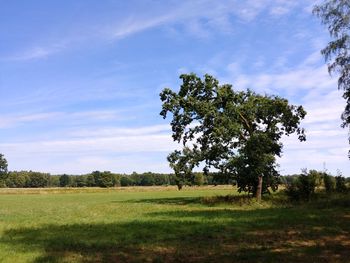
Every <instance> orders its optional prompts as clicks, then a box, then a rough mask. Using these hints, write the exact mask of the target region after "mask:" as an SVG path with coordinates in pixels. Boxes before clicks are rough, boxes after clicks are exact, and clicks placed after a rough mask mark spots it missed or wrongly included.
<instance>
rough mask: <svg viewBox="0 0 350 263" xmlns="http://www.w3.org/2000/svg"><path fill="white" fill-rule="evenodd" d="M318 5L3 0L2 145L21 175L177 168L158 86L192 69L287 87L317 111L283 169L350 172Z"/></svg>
mask: <svg viewBox="0 0 350 263" xmlns="http://www.w3.org/2000/svg"><path fill="white" fill-rule="evenodd" d="M314 3H315V1H311V0H303V1H295V0H246V1H239V0H232V1H230V0H227V1H205V0H192V1H185V0H183V1H179V0H177V1H172V0H169V1H160V0H153V1H151V0H142V1H140V0H139V1H121V0H104V1H94V0H75V1H68V0H65V1H64V0H62V1H41V0H31V1H15V0H13V1H5V0H0V6H1V8H0V17H1V23H0V96H1V104H0V152H1V153H3V154H5V157H6V158H7V160H8V162H9V169H11V170H30V169H31V170H36V171H46V172H51V173H54V174H55V173H76V174H80V173H87V172H91V171H93V170H110V171H113V172H125V173H130V172H132V171H137V172H144V171H157V172H169V171H170V168H169V167H168V163H167V161H166V156H167V155H168V153H169V152H170V151H172V150H173V149H174V148H176V147H178V146H177V145H176V144H175V143H173V142H172V140H171V133H170V127H169V120H163V119H162V118H161V117H160V116H159V111H160V108H161V103H160V100H159V93H160V91H161V90H162V89H163V88H165V87H170V88H173V89H177V88H178V87H179V84H180V82H179V79H178V77H179V75H180V74H181V73H189V72H195V73H197V74H198V75H203V74H205V73H209V74H213V75H214V76H216V77H217V78H218V79H219V80H220V82H221V83H231V84H233V85H234V87H235V88H237V89H245V88H251V89H253V90H255V91H257V92H260V93H269V94H278V95H281V96H283V97H286V98H288V99H289V100H290V102H291V103H294V104H302V105H303V106H304V107H305V109H306V110H307V112H308V115H307V117H306V119H305V121H304V122H303V126H304V127H305V128H306V130H307V141H306V142H304V143H300V142H298V140H297V139H296V137H295V136H291V137H288V138H284V139H283V142H284V144H285V146H284V154H283V157H282V158H281V159H279V160H278V162H279V164H280V171H281V173H282V174H288V173H298V172H300V169H301V168H308V169H320V170H322V169H323V168H324V166H325V167H326V168H327V169H328V170H329V171H330V172H332V173H334V174H335V173H336V170H337V169H340V170H341V171H342V172H343V174H344V175H350V168H349V160H348V158H347V151H348V148H349V145H348V140H347V134H348V130H346V129H342V128H340V124H341V121H340V114H341V112H342V110H343V108H344V105H345V104H344V101H343V99H342V98H341V94H342V93H341V91H338V90H337V85H336V77H333V78H331V77H330V76H329V75H328V72H327V68H326V65H325V63H324V59H323V58H322V57H321V55H320V52H319V51H320V49H321V48H322V47H324V46H325V45H326V43H327V42H328V41H329V38H328V34H327V31H326V29H325V28H324V27H323V26H321V25H320V23H319V21H318V20H317V18H315V17H313V16H312V14H311V10H312V6H313V4H314Z"/></svg>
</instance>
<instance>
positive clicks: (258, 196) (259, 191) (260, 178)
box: [255, 176, 263, 201]
mask: <svg viewBox="0 0 350 263" xmlns="http://www.w3.org/2000/svg"><path fill="white" fill-rule="evenodd" d="M262 182H263V178H262V176H259V181H258V187H257V188H256V195H255V197H256V199H257V200H258V201H260V200H261V192H262Z"/></svg>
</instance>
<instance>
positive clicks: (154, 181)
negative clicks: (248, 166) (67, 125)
mask: <svg viewBox="0 0 350 263" xmlns="http://www.w3.org/2000/svg"><path fill="white" fill-rule="evenodd" d="M298 176H299V175H298V174H295V175H287V176H281V177H280V183H281V184H285V183H288V182H289V181H291V180H293V179H295V178H296V177H298ZM177 180H178V179H177V177H176V176H175V175H174V174H163V173H152V172H146V173H136V172H133V173H132V174H118V173H112V172H109V171H104V172H100V171H94V172H92V173H89V174H84V175H68V174H62V175H51V174H49V173H41V172H33V171H11V172H8V173H7V175H6V178H3V179H2V180H0V187H9V188H39V187H40V188H41V187H123V186H167V185H178V183H179V182H178V181H177ZM346 181H349V182H350V178H346ZM225 184H232V185H234V184H235V181H234V180H232V179H231V178H230V177H229V176H223V175H222V174H219V173H208V174H204V173H202V172H198V173H196V172H194V173H192V176H191V178H189V180H188V181H187V182H185V183H184V185H188V186H196V185H197V186H200V185H225Z"/></svg>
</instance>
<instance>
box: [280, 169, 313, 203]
mask: <svg viewBox="0 0 350 263" xmlns="http://www.w3.org/2000/svg"><path fill="white" fill-rule="evenodd" d="M316 174H317V172H316V171H315V170H311V171H310V172H309V173H307V171H306V170H304V171H303V173H302V174H301V175H299V176H298V177H296V178H294V180H293V181H292V182H291V183H288V184H287V185H286V193H287V195H288V196H289V198H290V199H291V200H294V201H309V200H310V199H311V197H312V196H313V195H314V193H315V188H316V185H317V176H316Z"/></svg>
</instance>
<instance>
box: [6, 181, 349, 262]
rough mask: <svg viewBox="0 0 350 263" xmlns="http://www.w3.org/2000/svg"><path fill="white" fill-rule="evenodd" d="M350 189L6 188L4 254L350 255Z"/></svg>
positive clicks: (171, 257)
mask: <svg viewBox="0 0 350 263" xmlns="http://www.w3.org/2000/svg"><path fill="white" fill-rule="evenodd" d="M349 259H350V196H349V195H348V194H344V195H334V196H333V197H331V198H326V197H322V196H321V197H319V198H318V199H317V200H315V201H312V202H308V203H303V204H291V203H289V202H287V201H286V200H285V197H284V196H283V194H281V193H277V194H274V195H271V196H268V197H267V198H265V200H264V201H262V202H260V203H257V202H255V201H253V200H252V199H248V198H247V197H246V195H243V194H242V195H240V194H238V193H237V192H236V190H235V188H233V187H232V186H217V187H214V186H206V187H185V188H184V189H183V190H181V191H178V190H177V189H176V188H175V187H134V188H132V187H128V188H108V189H98V188H83V189H82V188H80V189H74V188H66V189H65V188H63V189H0V262H306V261H307V262H349Z"/></svg>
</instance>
